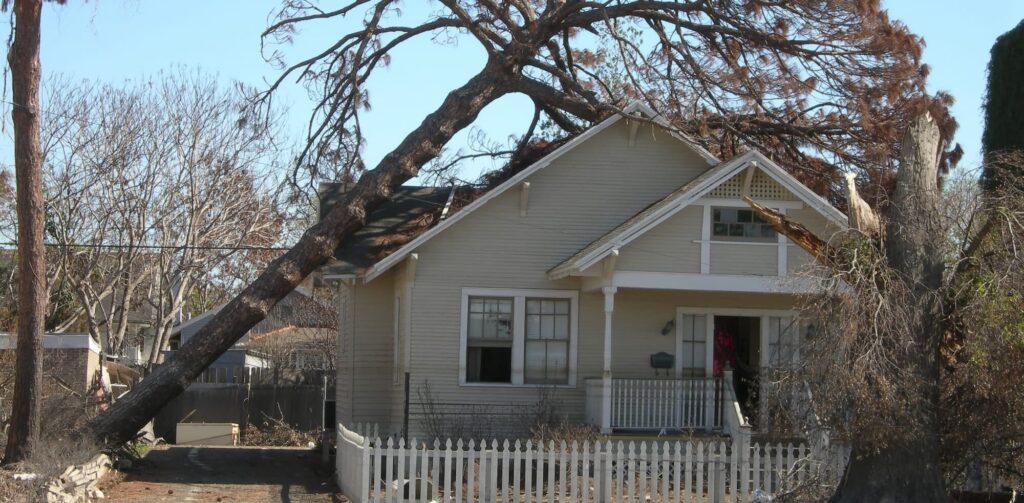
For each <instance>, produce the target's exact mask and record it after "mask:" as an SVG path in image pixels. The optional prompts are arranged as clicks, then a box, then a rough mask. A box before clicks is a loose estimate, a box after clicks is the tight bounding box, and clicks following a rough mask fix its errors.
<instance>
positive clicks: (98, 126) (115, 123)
mask: <svg viewBox="0 0 1024 503" xmlns="http://www.w3.org/2000/svg"><path fill="white" fill-rule="evenodd" d="M55 81H56V83H55V84H54V85H52V86H50V89H51V93H50V94H49V96H48V99H47V104H48V106H49V107H50V108H49V109H50V110H60V111H61V113H59V114H57V113H54V114H48V115H46V122H45V123H44V128H43V129H44V138H45V145H46V149H45V154H46V165H45V175H46V176H45V178H46V192H47V204H48V208H49V215H50V218H49V223H50V225H49V227H48V235H49V236H50V239H51V240H52V241H53V242H54V244H55V245H56V246H55V247H54V250H55V260H54V261H53V262H54V264H53V266H52V267H51V272H50V276H51V280H50V282H49V283H50V284H51V285H55V284H68V285H71V289H72V290H73V292H74V294H75V300H76V302H75V306H76V307H75V309H74V310H73V311H72V312H71V313H69V315H68V316H67V317H66V318H65V319H63V320H61V322H60V323H59V324H58V325H57V326H55V327H54V328H55V330H56V331H63V330H66V329H69V328H72V327H84V328H85V329H87V330H88V331H89V332H90V333H91V334H92V335H93V337H94V338H95V339H96V340H98V341H100V342H102V346H103V348H104V351H105V352H107V353H109V354H113V355H121V354H122V353H123V352H124V350H125V345H126V343H127V342H128V339H129V338H134V339H135V341H134V342H138V338H139V337H138V333H139V331H140V329H141V328H142V327H140V326H139V325H143V326H145V327H146V328H147V330H149V331H151V333H152V334H153V336H154V337H153V339H152V341H151V347H150V348H149V360H150V362H151V363H155V362H156V361H157V358H158V357H159V355H160V350H161V349H162V348H163V347H164V346H165V345H166V343H167V338H168V335H169V333H170V330H171V327H172V326H173V324H174V323H176V322H178V321H180V319H181V316H182V311H183V309H184V307H185V306H186V303H188V302H189V301H191V300H192V299H193V296H194V293H195V292H196V291H197V289H200V288H204V287H206V286H207V285H206V283H207V282H208V281H211V282H212V281H214V280H218V281H221V282H222V287H224V289H225V290H227V291H230V290H231V288H232V287H233V288H234V289H237V288H238V287H239V285H237V284H234V285H232V284H231V283H232V282H234V281H236V279H235V278H237V275H238V274H239V273H240V272H241V271H240V269H241V268H245V267H247V268H251V269H257V268H259V267H260V266H261V264H262V263H265V261H266V258H265V254H263V255H254V254H252V253H246V252H252V251H258V252H265V251H266V250H265V249H266V248H268V247H272V246H273V245H274V244H275V243H276V242H277V241H278V238H279V237H280V231H281V228H282V220H281V218H282V213H281V211H280V209H279V205H278V202H279V201H278V199H277V197H276V194H275V191H276V188H275V184H274V180H273V179H272V178H271V174H272V173H273V172H274V170H275V168H274V166H275V163H276V162H277V159H278V153H279V152H280V150H279V149H278V148H277V147H276V145H275V143H274V138H273V126H274V124H273V123H268V122H266V121H255V120H251V119H250V118H249V117H247V111H246V110H247V109H246V106H245V104H246V102H245V100H244V98H243V94H242V93H240V92H235V91H230V90H224V89H221V88H220V87H219V86H218V84H217V82H216V81H215V80H214V79H213V78H211V77H209V76H206V75H203V74H201V73H194V72H188V71H185V70H179V71H176V72H172V73H169V74H165V75H161V76H160V77H158V78H156V79H153V80H152V81H148V82H144V83H142V84H139V85H135V86H127V87H123V88H119V87H115V86H110V85H98V84H91V83H85V84H77V85H72V84H69V83H67V82H63V81H62V80H60V79H55ZM243 253H245V254H246V257H245V260H244V261H239V262H235V263H233V262H231V260H232V258H233V257H234V256H236V255H241V254H243ZM260 256H262V257H264V259H263V261H260V260H254V259H258V258H259V257H260ZM196 307H202V306H196ZM205 307H209V306H205Z"/></svg>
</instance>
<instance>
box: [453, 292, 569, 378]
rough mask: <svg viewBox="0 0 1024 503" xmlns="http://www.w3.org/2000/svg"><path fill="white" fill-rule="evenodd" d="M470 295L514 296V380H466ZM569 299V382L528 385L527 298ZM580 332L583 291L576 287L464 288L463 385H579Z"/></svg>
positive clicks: (461, 333)
mask: <svg viewBox="0 0 1024 503" xmlns="http://www.w3.org/2000/svg"><path fill="white" fill-rule="evenodd" d="M470 297H512V298H513V299H514V307H513V310H512V313H513V316H514V318H513V322H512V382H511V383H490V382H487V383H476V382H466V348H467V346H468V342H469V334H468V333H467V325H468V324H469V323H468V322H469V298H470ZM527 297H531V298H546V299H569V382H568V383H567V384H527V383H525V382H524V380H525V379H524V371H523V366H524V361H523V359H524V358H525V347H526V298H527ZM578 331H579V292H578V291H576V290H541V289H522V288H519V289H509V288H463V289H462V307H461V312H460V315H459V385H460V386H467V387H499V388H508V387H520V388H575V387H576V341H577V339H578Z"/></svg>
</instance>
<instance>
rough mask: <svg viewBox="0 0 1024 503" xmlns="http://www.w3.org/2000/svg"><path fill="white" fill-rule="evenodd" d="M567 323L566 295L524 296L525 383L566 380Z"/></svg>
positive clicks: (567, 372) (560, 382)
mask: <svg viewBox="0 0 1024 503" xmlns="http://www.w3.org/2000/svg"><path fill="white" fill-rule="evenodd" d="M569 323H570V321H569V299H536V298H527V299H526V358H525V364H524V371H525V376H524V377H525V381H526V383H528V384H567V383H568V382H569Z"/></svg>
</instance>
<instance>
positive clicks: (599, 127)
mask: <svg viewBox="0 0 1024 503" xmlns="http://www.w3.org/2000/svg"><path fill="white" fill-rule="evenodd" d="M623 112H624V113H625V114H629V115H628V116H627V115H623V114H615V115H612V116H610V117H608V118H607V119H605V120H603V121H601V122H599V123H598V124H596V125H594V126H592V127H591V128H589V129H587V130H586V131H584V132H583V133H581V134H580V135H578V136H576V137H575V138H573V139H572V140H570V141H568V142H566V143H565V144H564V145H562V146H561V147H558V148H557V149H555V150H554V151H553V152H551V153H550V154H548V155H546V156H544V157H542V158H540V159H539V160H537V161H536V162H534V163H533V164H531V165H530V166H528V167H527V168H526V169H523V170H522V171H520V172H519V173H517V174H516V175H515V176H512V177H511V178H509V179H508V180H506V181H504V182H503V183H501V184H500V185H498V186H497V187H494V188H493V189H491V190H490V191H488V192H487V193H485V194H483V195H482V196H480V197H479V198H477V199H476V200H475V201H473V202H472V203H470V204H468V205H466V206H465V207H464V208H462V209H461V210H459V211H458V212H457V213H455V214H454V215H451V216H450V217H449V218H447V219H445V220H442V221H441V222H440V223H438V224H437V225H434V226H432V227H430V228H429V229H427V230H425V232H422V233H421V234H419V235H418V236H416V238H415V239H412V240H411V241H409V242H408V243H406V244H405V245H404V246H402V247H401V248H399V249H398V250H396V251H394V252H393V253H390V254H388V255H387V256H386V257H385V258H383V259H382V260H380V261H379V262H377V263H375V264H373V265H372V266H370V267H368V268H366V269H365V272H364V275H363V278H364V281H367V282H369V281H372V280H373V279H374V278H376V277H377V276H379V275H380V274H382V273H384V272H386V271H387V270H388V269H390V268H392V267H394V266H395V265H397V264H399V263H400V262H401V261H402V260H403V259H405V257H406V256H408V255H409V253H411V252H412V251H413V250H415V249H416V248H417V247H419V246H421V245H422V244H423V243H425V242H427V241H428V240H430V239H431V238H433V237H434V236H436V235H438V234H440V233H441V232H442V231H444V230H445V229H447V228H448V227H450V226H452V225H454V224H455V223H456V222H458V221H459V220H461V219H462V218H463V217H465V216H466V215H468V214H470V213H472V212H473V211H474V210H476V209H477V208H479V207H481V206H483V205H484V204H487V201H490V200H491V199H494V198H495V197H498V196H499V195H501V194H503V193H505V192H506V191H507V190H508V189H510V188H512V187H516V186H518V185H519V183H520V182H522V181H523V180H524V179H526V178H527V177H529V176H530V175H532V174H534V173H536V172H537V171H540V170H542V169H544V168H546V167H548V166H549V165H550V164H551V163H552V162H553V161H555V160H556V159H558V158H560V157H562V156H563V155H565V154H566V153H568V152H570V151H572V150H573V149H575V148H576V147H578V146H579V145H581V144H583V143H584V142H586V141H587V140H588V139H590V138H592V137H593V136H595V135H597V134H598V133H600V132H601V131H604V130H605V129H607V128H609V127H610V126H612V125H614V124H616V123H618V122H619V121H621V120H623V119H624V118H629V117H630V116H632V117H638V116H640V115H643V116H646V117H647V119H646V120H650V121H652V122H654V123H655V124H657V125H659V126H661V127H663V128H666V129H668V130H669V131H670V133H671V136H672V137H673V138H675V139H677V140H679V141H681V142H683V143H684V144H685V145H686V146H687V147H689V148H690V149H692V150H693V151H694V152H696V153H697V154H698V155H699V156H700V157H701V158H703V159H704V161H705V162H707V163H708V165H709V166H714V165H716V164H718V163H719V160H718V158H716V157H715V156H714V155H713V154H712V153H711V152H709V151H707V150H706V149H704V148H703V147H700V146H699V145H697V144H696V143H694V142H693V141H692V140H690V139H689V138H687V137H685V136H683V135H681V134H679V133H677V132H674V131H672V126H671V125H670V124H669V122H668V121H667V120H665V118H664V117H662V116H661V115H659V114H658V113H657V112H655V111H654V110H653V109H651V108H650V107H649V106H647V105H645V104H643V103H640V102H633V103H631V104H630V105H629V106H627V107H625V108H624V109H623ZM357 234H358V233H357Z"/></svg>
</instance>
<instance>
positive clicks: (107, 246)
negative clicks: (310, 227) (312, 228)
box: [0, 241, 291, 251]
mask: <svg viewBox="0 0 1024 503" xmlns="http://www.w3.org/2000/svg"><path fill="white" fill-rule="evenodd" d="M0 245H3V246H18V243H15V242H12V241H7V242H3V243H0ZM43 246H48V247H51V248H71V247H77V248H103V249H132V248H135V249H140V250H233V251H287V250H290V249H291V248H288V247H279V246H257V245H236V246H195V245H190V246H184V245H180V246H175V245H112V244H101V243H68V244H60V243H43Z"/></svg>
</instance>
